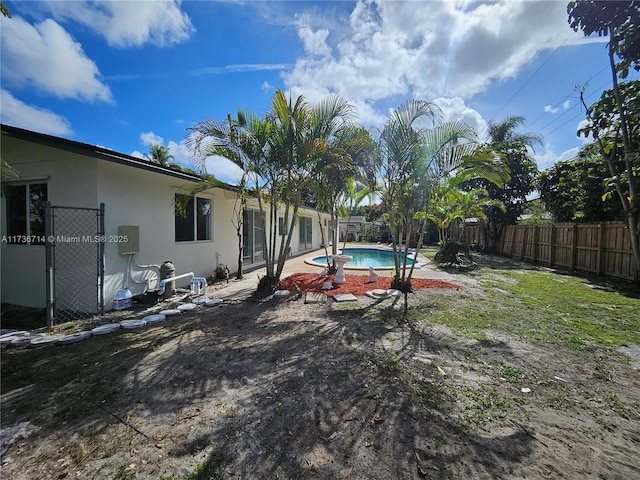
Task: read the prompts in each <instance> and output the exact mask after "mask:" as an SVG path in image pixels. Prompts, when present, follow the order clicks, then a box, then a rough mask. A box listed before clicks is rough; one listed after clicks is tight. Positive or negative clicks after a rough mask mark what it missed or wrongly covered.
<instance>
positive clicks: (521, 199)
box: [465, 116, 542, 250]
mask: <svg viewBox="0 0 640 480" xmlns="http://www.w3.org/2000/svg"><path fill="white" fill-rule="evenodd" d="M524 121H525V119H524V118H523V117H519V116H512V117H509V118H507V119H505V120H503V121H502V122H496V123H493V122H491V123H489V140H488V142H487V144H486V146H487V147H488V148H490V149H492V150H493V151H495V152H498V153H499V154H500V155H501V156H502V158H503V159H504V161H505V162H506V165H507V167H508V169H509V172H510V178H509V180H508V181H506V182H504V184H502V185H496V184H494V183H492V182H490V181H488V180H486V179H474V180H471V181H469V182H467V185H466V187H465V189H476V188H481V189H484V190H486V191H487V193H488V194H489V198H491V199H493V200H495V201H496V202H497V203H496V205H500V207H496V206H491V205H490V204H488V205H487V206H486V207H485V216H486V223H485V228H486V231H487V243H488V245H487V247H488V248H489V249H491V250H495V246H496V243H497V241H498V238H499V236H500V231H501V229H502V227H503V225H513V224H515V223H516V221H517V219H518V218H519V217H520V216H521V215H522V212H523V210H524V208H525V205H526V204H527V195H529V194H530V193H532V192H533V191H534V190H535V180H536V177H537V174H538V167H537V165H536V162H535V160H534V159H533V158H532V157H531V154H530V151H531V150H533V147H534V146H535V145H536V144H541V143H542V141H541V137H540V136H539V135H536V134H532V133H520V132H517V131H516V130H517V128H518V127H519V126H520V125H522V124H524Z"/></svg>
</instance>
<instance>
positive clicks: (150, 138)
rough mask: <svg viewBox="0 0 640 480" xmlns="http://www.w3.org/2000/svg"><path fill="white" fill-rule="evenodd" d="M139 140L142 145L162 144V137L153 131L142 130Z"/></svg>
mask: <svg viewBox="0 0 640 480" xmlns="http://www.w3.org/2000/svg"><path fill="white" fill-rule="evenodd" d="M140 140H141V141H142V143H143V144H144V145H164V138H162V137H161V136H160V135H156V134H155V133H153V132H142V133H141V134H140Z"/></svg>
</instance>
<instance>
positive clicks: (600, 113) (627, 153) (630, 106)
mask: <svg viewBox="0 0 640 480" xmlns="http://www.w3.org/2000/svg"><path fill="white" fill-rule="evenodd" d="M567 13H568V15H569V18H568V20H569V24H570V26H571V28H573V29H574V30H575V31H578V30H581V31H582V32H583V33H584V35H585V36H589V35H592V34H596V35H598V36H604V37H608V40H609V41H608V43H607V54H608V57H609V66H610V70H611V78H612V85H613V87H612V88H611V89H610V90H607V91H605V92H603V93H602V96H601V97H600V100H598V101H597V102H596V103H594V104H593V105H591V106H590V107H588V108H587V119H588V120H589V125H588V126H587V127H586V128H584V129H582V130H581V133H583V134H585V135H591V136H592V137H593V138H594V140H595V142H596V143H597V145H598V148H599V150H600V154H601V156H602V158H603V160H604V162H605V163H606V164H607V166H608V168H609V171H610V173H611V186H612V187H613V189H614V190H615V193H616V195H617V196H618V198H619V200H620V203H621V205H622V208H623V210H624V213H625V216H626V220H627V224H628V227H629V228H628V232H629V236H630V241H631V249H632V252H633V257H634V261H635V267H636V268H635V272H636V278H640V196H639V195H640V153H639V151H640V130H639V129H640V102H638V98H640V82H639V81H637V80H636V81H629V82H621V80H624V79H626V78H627V77H628V74H629V69H630V68H633V69H635V70H639V69H640V33H639V31H640V2H637V1H619V2H605V1H594V0H591V1H572V2H570V3H569V4H568V6H567ZM581 99H582V103H583V104H584V105H585V107H586V104H585V102H584V97H583V96H582V95H581ZM619 160H621V161H622V163H623V164H624V168H623V169H618V168H616V166H617V164H618V161H619Z"/></svg>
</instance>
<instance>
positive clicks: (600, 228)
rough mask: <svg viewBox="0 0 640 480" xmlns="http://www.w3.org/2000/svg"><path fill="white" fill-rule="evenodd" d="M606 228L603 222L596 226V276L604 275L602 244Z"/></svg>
mask: <svg viewBox="0 0 640 480" xmlns="http://www.w3.org/2000/svg"><path fill="white" fill-rule="evenodd" d="M606 235H607V226H606V225H605V223H604V222H601V223H600V224H599V225H598V254H597V262H598V275H602V274H603V273H604V243H605V241H606V238H607V236H606Z"/></svg>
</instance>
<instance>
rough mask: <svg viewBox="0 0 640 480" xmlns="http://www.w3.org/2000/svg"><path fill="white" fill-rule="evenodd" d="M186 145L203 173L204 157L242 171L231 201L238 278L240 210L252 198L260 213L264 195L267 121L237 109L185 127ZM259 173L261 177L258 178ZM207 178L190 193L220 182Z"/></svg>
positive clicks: (241, 248) (241, 249)
mask: <svg viewBox="0 0 640 480" xmlns="http://www.w3.org/2000/svg"><path fill="white" fill-rule="evenodd" d="M188 132H189V133H188V134H187V138H186V145H187V147H188V148H189V149H190V150H192V152H193V153H194V163H195V165H196V166H197V167H198V168H199V169H200V170H201V171H202V172H206V165H205V162H206V160H207V159H208V158H212V159H213V160H214V161H215V160H216V159H218V160H219V159H220V158H226V159H228V160H230V161H231V162H233V163H234V164H235V165H236V166H237V167H239V168H240V169H241V170H242V177H241V178H240V180H239V182H238V185H236V191H237V197H236V203H235V204H234V215H233V217H232V223H233V225H234V228H235V229H236V236H237V238H238V270H237V272H236V278H238V279H240V278H242V275H243V273H242V270H243V255H244V238H243V224H244V222H243V221H244V209H245V207H246V205H247V201H248V199H249V198H251V197H253V198H256V199H257V201H258V208H259V210H260V212H261V213H263V214H264V210H265V208H264V195H263V193H264V192H263V190H262V188H261V187H262V184H263V183H264V180H263V179H262V177H265V178H268V177H269V170H268V169H267V168H266V166H267V162H268V157H269V153H270V144H269V139H270V132H271V124H270V123H269V122H267V121H266V120H263V119H261V118H259V117H257V116H256V115H255V114H254V113H253V112H251V111H249V110H242V109H239V110H238V111H237V114H236V118H233V117H232V116H231V114H228V115H227V118H226V120H225V121H215V120H210V119H207V120H204V121H201V122H199V123H197V124H196V125H194V126H193V127H190V128H189V129H188ZM261 176H262V177H261ZM213 180H215V179H214V178H213V177H209V181H206V180H205V181H202V182H200V183H199V184H196V185H193V186H192V187H191V192H190V194H191V195H194V194H195V193H197V192H200V191H203V190H206V189H208V188H212V187H214V186H219V185H221V184H222V182H220V181H218V180H215V182H214V181H213ZM262 235H263V238H262V244H263V245H266V243H267V242H266V238H267V233H266V230H264V229H263V231H262Z"/></svg>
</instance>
